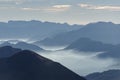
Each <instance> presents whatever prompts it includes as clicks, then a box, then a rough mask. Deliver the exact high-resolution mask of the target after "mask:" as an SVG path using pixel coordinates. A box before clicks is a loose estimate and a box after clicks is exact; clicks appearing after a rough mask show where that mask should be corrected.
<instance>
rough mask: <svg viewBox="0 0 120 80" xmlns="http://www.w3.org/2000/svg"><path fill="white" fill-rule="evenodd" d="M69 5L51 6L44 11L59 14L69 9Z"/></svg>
mask: <svg viewBox="0 0 120 80" xmlns="http://www.w3.org/2000/svg"><path fill="white" fill-rule="evenodd" d="M70 7H71V5H53V6H52V7H51V8H48V9H46V11H50V12H61V11H66V10H68V9H70Z"/></svg>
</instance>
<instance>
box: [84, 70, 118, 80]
mask: <svg viewBox="0 0 120 80" xmlns="http://www.w3.org/2000/svg"><path fill="white" fill-rule="evenodd" d="M86 79H87V80H120V70H109V71H105V72H102V73H93V74H90V75H87V76H86Z"/></svg>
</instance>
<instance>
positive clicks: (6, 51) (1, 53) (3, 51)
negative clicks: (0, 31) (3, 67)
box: [0, 46, 21, 58]
mask: <svg viewBox="0 0 120 80" xmlns="http://www.w3.org/2000/svg"><path fill="white" fill-rule="evenodd" d="M19 51H21V49H17V48H12V47H10V46H4V47H0V58H4V57H10V56H12V55H14V54H15V53H17V52H19Z"/></svg>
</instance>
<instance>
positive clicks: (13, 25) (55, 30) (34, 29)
mask: <svg viewBox="0 0 120 80" xmlns="http://www.w3.org/2000/svg"><path fill="white" fill-rule="evenodd" d="M80 27H81V25H69V24H60V23H52V22H40V21H36V20H32V21H8V23H2V22H1V23H0V38H1V39H21V38H22V39H32V40H41V39H43V38H45V37H50V36H53V35H56V34H59V33H62V32H67V31H72V30H76V29H79V28H80ZM8 34H9V35H8Z"/></svg>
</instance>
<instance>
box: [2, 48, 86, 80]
mask: <svg viewBox="0 0 120 80" xmlns="http://www.w3.org/2000/svg"><path fill="white" fill-rule="evenodd" d="M0 63H1V65H0V74H1V75H0V80H85V79H84V78H82V77H80V76H79V75H77V74H75V73H74V72H72V71H70V70H69V69H67V68H66V67H64V66H62V65H61V64H59V63H57V62H53V61H51V60H49V59H47V58H44V57H42V56H40V55H38V54H36V53H34V52H31V51H28V50H24V51H21V52H18V53H16V54H15V55H13V56H12V57H10V58H6V59H0Z"/></svg>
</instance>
